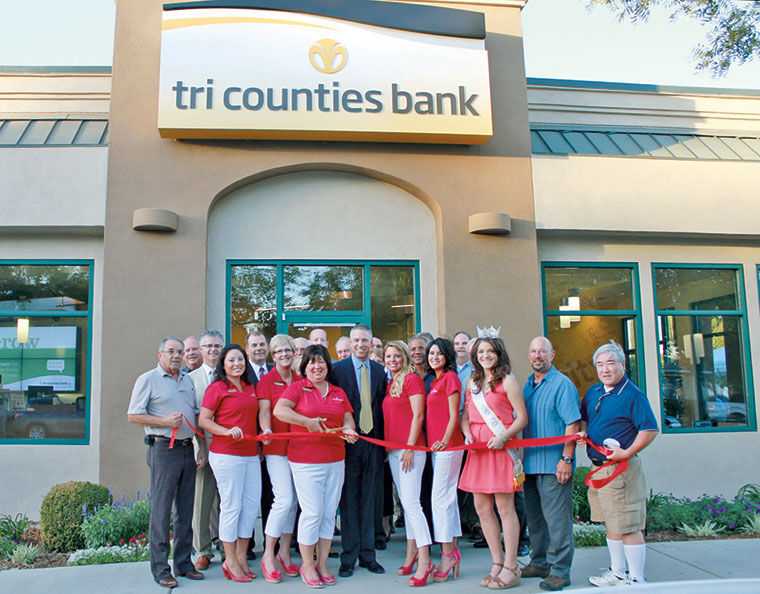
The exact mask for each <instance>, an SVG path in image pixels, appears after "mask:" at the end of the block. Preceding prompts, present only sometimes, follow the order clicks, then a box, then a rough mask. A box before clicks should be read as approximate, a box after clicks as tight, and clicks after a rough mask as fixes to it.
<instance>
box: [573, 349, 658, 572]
mask: <svg viewBox="0 0 760 594" xmlns="http://www.w3.org/2000/svg"><path fill="white" fill-rule="evenodd" d="M593 361H594V366H595V367H596V373H597V375H598V376H599V379H600V380H601V382H600V383H598V384H594V385H593V386H591V387H590V388H589V389H588V391H587V392H586V395H585V396H584V397H583V402H582V403H581V419H582V423H581V430H582V431H581V435H582V436H583V437H586V436H587V437H588V438H589V440H590V441H591V442H592V443H594V444H596V445H598V446H601V445H603V444H604V445H605V446H607V447H608V448H609V449H610V450H612V453H611V454H608V455H607V456H606V457H605V456H604V455H602V454H600V453H599V452H597V451H596V450H594V449H593V448H592V447H591V446H589V445H588V444H587V452H588V456H589V458H590V459H591V462H592V463H593V464H594V465H595V466H601V465H602V464H604V462H606V461H608V460H610V461H613V462H622V461H623V460H627V461H628V468H627V469H626V470H625V472H623V473H622V474H621V475H620V476H618V477H616V478H615V479H614V480H613V481H612V482H610V483H608V484H607V485H605V486H603V487H601V488H600V489H591V488H589V491H588V499H589V503H590V504H591V520H592V521H594V522H604V525H605V527H606V528H607V549H608V550H609V553H610V568H609V569H608V570H607V571H605V572H604V573H603V574H602V575H600V576H594V577H590V578H589V580H588V581H589V582H591V583H592V584H593V585H595V586H616V585H620V584H636V583H643V582H645V581H646V580H645V579H644V562H645V559H646V545H645V544H644V534H643V532H642V530H643V529H644V527H645V526H646V492H647V489H646V480H645V478H644V472H643V471H642V469H641V460H640V458H639V457H638V456H637V454H638V453H639V452H640V451H641V450H643V449H644V448H645V447H647V446H648V445H649V444H650V443H652V440H653V439H654V438H655V437H656V436H657V432H658V431H659V429H658V426H657V420H656V419H655V418H654V413H653V412H652V407H651V406H650V405H649V401H648V400H647V397H646V395H645V394H644V393H643V392H642V391H641V390H640V389H639V388H638V387H637V386H636V385H634V383H633V382H632V381H631V380H630V379H628V377H627V376H626V375H625V353H623V349H622V348H621V347H620V345H619V344H617V343H616V342H615V341H614V340H611V341H610V342H609V343H608V344H605V345H602V346H600V347H599V348H598V349H597V350H596V352H595V353H594V358H593ZM586 432H587V433H586ZM578 443H579V445H581V444H583V443H585V442H584V441H583V440H579V441H578ZM615 467H616V465H612V466H609V467H606V468H603V469H601V470H600V471H599V472H598V473H596V474H595V475H594V478H606V477H609V476H610V475H611V474H612V472H613V471H614V469H615ZM626 564H627V565H628V571H627V572H626Z"/></svg>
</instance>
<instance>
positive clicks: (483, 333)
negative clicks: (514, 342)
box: [477, 326, 501, 338]
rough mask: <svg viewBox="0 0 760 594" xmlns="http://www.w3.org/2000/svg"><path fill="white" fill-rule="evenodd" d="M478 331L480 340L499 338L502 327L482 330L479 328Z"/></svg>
mask: <svg viewBox="0 0 760 594" xmlns="http://www.w3.org/2000/svg"><path fill="white" fill-rule="evenodd" d="M477 329H478V338H499V332H501V326H499V327H498V328H494V327H493V326H491V327H490V328H481V327H480V326H477Z"/></svg>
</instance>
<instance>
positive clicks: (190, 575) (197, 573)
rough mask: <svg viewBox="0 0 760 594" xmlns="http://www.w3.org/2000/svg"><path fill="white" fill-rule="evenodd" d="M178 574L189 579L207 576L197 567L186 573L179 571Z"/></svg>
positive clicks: (199, 578)
mask: <svg viewBox="0 0 760 594" xmlns="http://www.w3.org/2000/svg"><path fill="white" fill-rule="evenodd" d="M177 575H179V576H182V577H183V578H187V579H189V580H202V579H203V578H204V577H205V576H204V575H203V574H202V573H201V572H200V571H196V570H195V569H191V570H190V571H186V572H185V573H178V574H177Z"/></svg>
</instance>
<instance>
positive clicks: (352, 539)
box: [340, 441, 383, 567]
mask: <svg viewBox="0 0 760 594" xmlns="http://www.w3.org/2000/svg"><path fill="white" fill-rule="evenodd" d="M382 455H383V451H382V449H381V448H380V447H379V446H376V445H373V444H370V443H367V442H366V441H358V442H356V443H355V444H353V445H349V446H347V447H346V479H345V481H344V482H343V493H342V494H341V498H340V537H341V542H342V543H343V552H342V553H341V554H340V562H341V564H343V565H350V566H352V567H353V565H354V564H355V563H356V559H357V558H358V559H359V560H360V561H363V562H365V563H367V562H370V561H374V560H375V489H376V487H377V478H378V476H379V475H380V473H381V472H382Z"/></svg>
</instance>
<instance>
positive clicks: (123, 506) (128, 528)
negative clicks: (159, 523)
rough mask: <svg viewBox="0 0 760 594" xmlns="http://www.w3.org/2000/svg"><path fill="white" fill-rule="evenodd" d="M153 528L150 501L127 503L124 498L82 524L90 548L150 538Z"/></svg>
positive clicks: (138, 495)
mask: <svg viewBox="0 0 760 594" xmlns="http://www.w3.org/2000/svg"><path fill="white" fill-rule="evenodd" d="M149 528H150V501H147V500H142V501H141V500H140V492H139V491H138V492H137V499H135V500H133V501H130V502H129V503H127V502H126V501H125V498H124V495H122V497H121V499H119V500H118V501H115V502H114V503H112V504H111V505H104V506H102V507H100V509H97V510H94V512H93V513H88V514H87V515H86V517H85V519H84V522H83V523H82V534H83V535H84V540H85V546H86V547H87V548H91V549H93V548H98V547H104V546H107V545H116V544H124V543H127V542H129V541H130V540H131V539H133V538H139V537H140V536H144V535H145V534H148V530H149Z"/></svg>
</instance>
